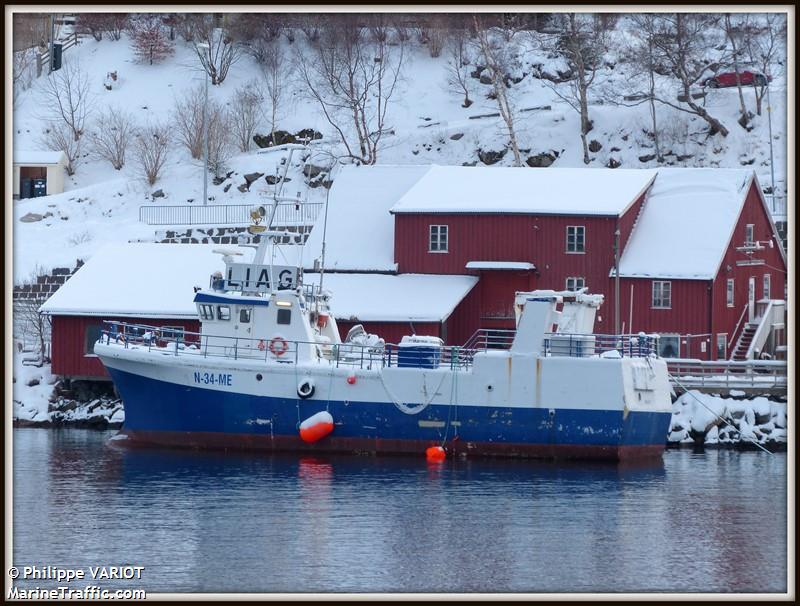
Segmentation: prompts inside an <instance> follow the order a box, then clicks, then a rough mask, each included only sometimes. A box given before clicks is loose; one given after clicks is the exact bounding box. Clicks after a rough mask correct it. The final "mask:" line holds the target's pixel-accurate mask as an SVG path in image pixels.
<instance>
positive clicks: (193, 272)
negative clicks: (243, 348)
mask: <svg viewBox="0 0 800 606" xmlns="http://www.w3.org/2000/svg"><path fill="white" fill-rule="evenodd" d="M219 248H220V247H219V246H216V245H205V244H153V243H132V244H115V245H112V246H109V247H106V248H104V249H102V250H100V251H98V252H97V254H95V255H93V256H92V258H91V259H89V260H88V261H87V262H86V263H85V264H84V265H83V267H81V268H80V269H79V270H78V271H77V272H76V273H75V275H74V276H72V278H70V279H69V280H68V281H67V282H66V283H65V284H64V285H63V286H62V287H61V288H59V289H58V290H57V291H56V292H55V293H54V294H53V295H52V296H51V297H50V298H49V299H48V300H47V301H46V302H45V303H44V305H42V307H41V311H43V312H46V313H49V314H52V315H80V316H128V317H146V318H196V317H197V309H196V307H195V304H194V302H193V301H194V288H193V287H194V286H201V287H204V288H205V287H207V286H208V282H209V276H210V275H211V273H212V272H214V271H215V270H218V269H219V270H221V269H223V267H224V264H223V261H222V256H221V255H220V254H217V253H214V252H213V250H215V249H219ZM305 281H306V283H310V282H316V283H319V275H318V274H310V273H309V274H306V276H305ZM477 282H478V279H477V278H475V277H473V276H439V275H427V274H426V275H421V274H403V275H399V276H396V275H384V274H374V273H372V274H356V273H353V274H325V278H324V281H323V286H324V287H325V289H326V290H329V291H331V293H332V295H333V298H332V302H331V307H332V308H333V312H334V315H335V317H337V318H340V319H345V320H347V319H358V320H361V321H386V322H402V321H406V322H407V321H409V320H411V321H418V322H439V321H442V320H446V319H447V318H448V317H449V316H450V314H451V313H452V311H453V309H455V307H456V305H458V303H459V302H460V301H461V300H462V299H463V298H464V297H465V296H466V295H467V293H468V292H469V291H470V290H471V289H472V288H473V287H474V286H475V284H476V283H477Z"/></svg>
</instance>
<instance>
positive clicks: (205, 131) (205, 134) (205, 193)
mask: <svg viewBox="0 0 800 606" xmlns="http://www.w3.org/2000/svg"><path fill="white" fill-rule="evenodd" d="M197 48H199V49H201V50H202V51H203V52H205V51H206V50H207V49H208V48H209V46H208V44H207V43H205V42H199V43H198V44H197ZM200 63H201V65H203V71H204V72H205V73H206V88H205V97H204V99H203V206H205V205H207V204H208V68H207V67H206V66H205V65H204V64H203V62H202V60H201V61H200Z"/></svg>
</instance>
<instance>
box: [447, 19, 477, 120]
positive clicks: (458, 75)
mask: <svg viewBox="0 0 800 606" xmlns="http://www.w3.org/2000/svg"><path fill="white" fill-rule="evenodd" d="M445 49H446V50H445V53H446V57H447V64H446V67H445V70H446V73H447V84H448V86H449V88H450V90H451V91H453V92H454V93H455V94H457V95H459V96H460V95H463V96H464V102H463V103H462V104H461V107H469V106H470V105H472V99H470V98H469V94H470V92H471V89H472V78H471V77H470V63H471V57H470V51H469V40H468V37H467V32H466V30H464V29H461V28H455V29H453V30H451V31H450V35H449V37H448V39H447V44H446V46H445Z"/></svg>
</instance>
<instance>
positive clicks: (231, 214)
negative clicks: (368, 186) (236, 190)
mask: <svg viewBox="0 0 800 606" xmlns="http://www.w3.org/2000/svg"><path fill="white" fill-rule="evenodd" d="M252 209H253V205H252V204H208V205H189V204H182V205H175V206H160V205H159V206H141V207H139V221H141V222H142V223H145V224H147V225H214V226H217V225H249V224H250V222H251V218H250V211H251V210H252ZM321 209H322V203H321V202H314V203H307V202H303V203H302V204H299V203H295V202H280V203H279V204H278V205H277V207H276V209H275V216H274V217H273V219H272V225H273V227H274V226H281V227H287V226H297V225H314V223H315V221H316V220H317V216H318V215H319V212H320V210H321Z"/></svg>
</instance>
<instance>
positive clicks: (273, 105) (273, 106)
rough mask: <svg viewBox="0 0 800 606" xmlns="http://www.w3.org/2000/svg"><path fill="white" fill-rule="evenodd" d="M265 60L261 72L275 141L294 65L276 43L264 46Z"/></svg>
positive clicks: (270, 127) (271, 130)
mask: <svg viewBox="0 0 800 606" xmlns="http://www.w3.org/2000/svg"><path fill="white" fill-rule="evenodd" d="M264 50H265V53H264V61H263V62H262V63H261V73H262V75H263V77H264V87H265V91H266V97H267V99H268V100H269V112H268V114H267V117H268V118H269V129H270V133H271V134H272V140H273V141H275V129H276V127H277V123H278V119H279V118H280V116H281V112H282V108H283V104H284V101H285V100H286V94H287V93H288V85H289V82H290V81H291V78H292V74H293V72H294V65H293V64H292V62H291V61H290V60H289V58H288V57H287V56H286V54H285V53H284V51H283V49H282V48H281V45H280V44H277V43H274V44H271V45H269V46H266V47H265V48H264Z"/></svg>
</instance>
